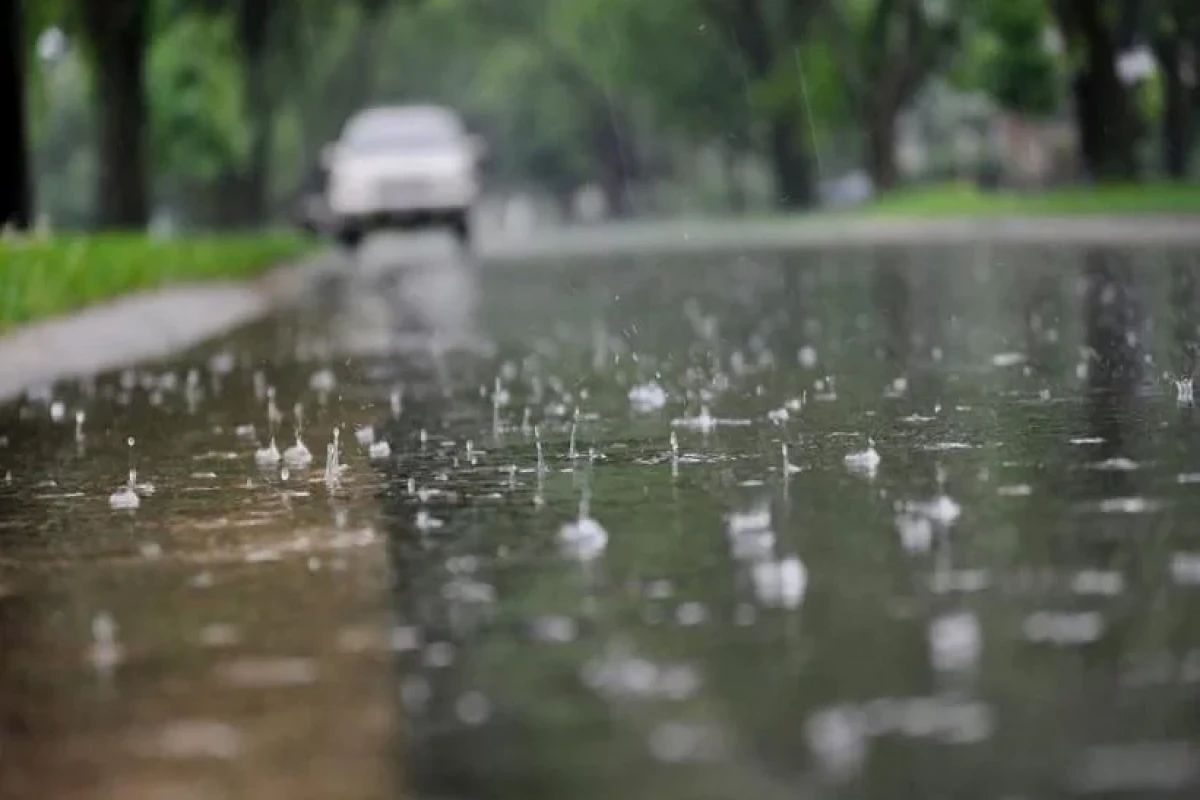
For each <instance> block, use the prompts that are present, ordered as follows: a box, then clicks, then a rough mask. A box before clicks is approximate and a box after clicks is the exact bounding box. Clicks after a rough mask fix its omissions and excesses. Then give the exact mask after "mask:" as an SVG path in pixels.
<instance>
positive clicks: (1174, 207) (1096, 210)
mask: <svg viewBox="0 0 1200 800" xmlns="http://www.w3.org/2000/svg"><path fill="white" fill-rule="evenodd" d="M860 213H862V214H865V215H867V216H887V217H905V216H907V217H1001V216H1055V215H1059V216H1077V215H1085V214H1111V215H1139V216H1146V215H1182V214H1200V185H1198V184H1137V185H1128V186H1125V185H1113V186H1096V187H1071V188H1064V189H1048V190H1045V191H1027V192H1016V191H999V192H990V193H989V192H983V191H980V190H979V189H976V188H974V187H973V186H970V185H962V184H949V185H940V186H933V187H923V188H919V189H918V188H914V189H900V190H897V191H895V192H891V193H889V194H886V195H883V196H881V197H880V198H879V199H877V200H876V201H874V202H873V203H870V204H868V205H866V206H864V207H863V208H862V210H861V212H860Z"/></svg>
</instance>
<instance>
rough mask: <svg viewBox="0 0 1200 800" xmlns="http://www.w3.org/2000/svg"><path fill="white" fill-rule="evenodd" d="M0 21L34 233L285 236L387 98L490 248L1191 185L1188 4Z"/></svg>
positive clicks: (704, 2)
mask: <svg viewBox="0 0 1200 800" xmlns="http://www.w3.org/2000/svg"><path fill="white" fill-rule="evenodd" d="M0 7H3V8H4V18H5V21H6V22H13V23H15V24H12V25H6V26H5V28H4V30H5V34H4V35H5V37H6V38H7V41H5V42H4V43H3V44H2V45H0V49H3V50H6V51H8V52H10V53H12V54H13V55H14V57H13V58H8V59H5V60H6V65H5V66H4V67H2V68H0V82H2V83H3V84H4V86H3V87H2V88H0V95H2V96H3V98H4V102H5V103H6V106H7V110H6V111H5V112H4V113H0V126H3V128H4V129H5V130H3V131H0V142H5V143H7V145H6V146H4V147H3V148H2V149H0V158H3V159H4V160H5V161H7V162H9V163H7V164H5V165H4V167H3V172H4V174H6V175H18V176H20V175H23V174H24V175H27V176H28V178H27V180H26V181H24V182H22V181H19V180H18V181H13V182H6V185H5V188H4V191H5V193H7V194H9V195H10V196H9V197H7V198H5V201H4V203H3V207H4V208H6V209H9V211H8V213H7V215H6V216H8V217H9V218H10V219H14V220H15V219H20V218H24V217H27V216H30V217H32V218H37V219H41V220H43V221H44V222H47V223H49V224H50V225H52V226H54V227H55V228H57V229H67V228H129V227H139V228H140V227H142V226H146V225H151V226H157V228H158V229H160V230H175V229H189V230H215V229H229V228H240V227H251V226H261V225H263V224H264V223H270V222H281V221H288V220H290V219H291V218H292V217H293V216H294V214H295V209H296V207H297V203H299V202H300V199H301V198H302V197H303V196H304V195H305V194H306V193H307V192H311V191H314V190H315V189H316V188H318V187H319V186H320V179H321V174H320V169H319V167H318V164H319V153H320V150H321V147H322V146H323V145H324V144H326V143H327V142H328V141H330V140H332V139H334V138H335V137H336V135H337V133H338V130H339V128H340V126H341V125H342V123H343V122H344V121H345V119H346V118H347V117H348V116H349V115H350V114H352V113H353V112H354V111H356V110H358V109H359V108H362V107H364V106H369V105H374V104H379V103H393V102H395V103H410V102H434V103H439V104H445V105H448V106H450V107H453V108H455V109H457V110H458V111H460V112H461V113H462V114H463V115H464V116H465V117H466V119H467V120H468V122H469V124H470V125H471V126H472V128H473V129H474V130H475V131H476V132H478V133H479V134H481V135H482V136H483V137H484V138H485V139H486V141H487V142H488V145H489V152H490V159H489V163H488V173H487V176H486V181H487V190H486V191H487V197H486V200H485V202H484V203H483V207H482V210H481V216H482V217H483V218H484V219H485V220H486V223H484V224H488V225H491V226H494V227H499V228H504V229H513V228H526V229H528V228H531V227H535V226H537V225H552V224H556V223H558V222H561V221H564V220H568V221H573V222H586V221H589V220H595V219H600V218H622V217H646V218H669V217H676V216H681V215H695V214H701V213H703V214H722V215H739V214H740V215H746V214H750V215H758V214H763V213H767V212H771V211H776V210H781V209H788V210H791V209H801V210H803V209H812V208H816V207H822V206H847V205H856V204H862V203H868V202H872V201H874V202H880V198H886V197H887V196H888V195H889V194H890V195H891V196H892V197H894V198H897V202H899V198H903V197H905V196H909V197H910V198H911V199H910V202H912V203H914V204H918V205H919V204H921V203H923V204H924V205H925V206H926V207H930V208H932V207H936V205H937V204H938V203H939V202H941V203H947V204H950V205H953V206H956V207H957V208H958V210H961V202H962V196H963V194H964V193H965V192H966V191H967V190H966V188H964V187H971V189H970V191H971V192H972V193H978V192H988V191H996V190H1008V191H1016V190H1020V191H1022V192H1044V191H1046V190H1048V189H1053V188H1055V187H1062V186H1069V185H1077V184H1092V183H1095V182H1101V181H1103V182H1109V183H1117V184H1120V185H1122V186H1125V187H1130V186H1133V187H1138V190H1137V194H1138V195H1139V196H1140V197H1149V196H1150V195H1151V194H1153V192H1154V191H1159V190H1160V184H1162V183H1164V182H1166V181H1192V180H1194V177H1195V169H1194V166H1193V163H1194V160H1193V159H1192V157H1191V156H1192V153H1193V151H1194V149H1195V124H1194V118H1195V115H1196V111H1197V106H1198V105H1200V89H1198V86H1197V74H1196V73H1197V53H1198V52H1200V4H1198V3H1196V2H1194V1H1193V0H1075V1H1072V0H1058V1H1057V2H1052V0H655V1H654V2H652V3H651V2H643V1H642V0H572V2H562V1H561V0H557V1H556V0H505V2H487V1H485V0H338V1H337V2H330V1H329V0H287V2H280V1H279V0H86V1H85V0H38V2H25V3H21V2H20V0H0ZM22 93H24V95H23V94H22ZM22 97H24V100H23V101H22ZM14 101H15V104H14ZM21 107H23V108H25V109H27V114H28V119H24V120H23V119H22V117H21V113H19V112H18V109H19V108H21ZM25 130H27V135H24V136H23V131H25ZM23 138H24V140H25V141H27V145H28V146H27V147H24V148H23V147H21V146H20V143H21V142H22V141H23ZM23 183H24V184H25V185H26V186H27V188H28V191H26V192H24V193H22V184H23ZM1152 186H1153V187H1154V188H1153V189H1152V188H1151V187H1152ZM913 187H924V194H922V195H921V198H923V199H921V200H918V199H916V195H912V194H910V195H905V192H906V191H908V192H910V193H911V191H912V188H913ZM935 189H936V191H934V190H935ZM1170 197H1171V198H1173V199H1172V200H1171V202H1173V203H1174V202H1178V203H1183V202H1185V200H1184V199H1182V198H1183V197H1184V196H1183V195H1181V194H1179V193H1178V192H1177V191H1176V193H1175V194H1172V195H1170ZM1145 202H1151V201H1149V200H1146V201H1145Z"/></svg>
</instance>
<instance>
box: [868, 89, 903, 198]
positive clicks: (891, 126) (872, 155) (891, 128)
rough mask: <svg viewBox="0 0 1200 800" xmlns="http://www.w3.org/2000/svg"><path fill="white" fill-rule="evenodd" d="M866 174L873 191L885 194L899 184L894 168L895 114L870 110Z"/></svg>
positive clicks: (898, 176) (896, 169)
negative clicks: (869, 178)
mask: <svg viewBox="0 0 1200 800" xmlns="http://www.w3.org/2000/svg"><path fill="white" fill-rule="evenodd" d="M865 160H866V164H867V172H868V174H869V175H870V176H871V182H872V183H873V184H874V188H875V191H877V192H886V191H888V190H889V189H894V188H895V187H896V184H897V183H899V182H900V170H899V169H898V167H897V166H896V112H895V110H894V109H891V108H877V109H872V111H871V113H870V115H869V118H868V122H867V154H866V159H865Z"/></svg>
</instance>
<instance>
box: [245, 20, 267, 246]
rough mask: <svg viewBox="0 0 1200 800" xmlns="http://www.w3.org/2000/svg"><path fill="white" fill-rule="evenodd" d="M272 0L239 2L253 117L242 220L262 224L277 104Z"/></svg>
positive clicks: (248, 106)
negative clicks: (272, 81)
mask: <svg viewBox="0 0 1200 800" xmlns="http://www.w3.org/2000/svg"><path fill="white" fill-rule="evenodd" d="M272 8H273V6H272V5H271V4H270V2H269V0H241V2H240V3H239V4H238V9H237V10H238V20H237V21H238V41H239V45H240V47H241V51H242V81H243V83H242V90H243V92H244V97H245V104H246V112H247V118H248V119H249V121H250V125H249V128H250V153H249V158H248V160H247V162H246V167H245V169H244V170H243V172H242V175H241V184H242V197H241V203H240V205H241V213H240V216H241V217H242V219H241V222H243V223H250V224H261V223H263V222H265V221H266V219H267V206H268V198H267V193H268V189H267V187H268V178H269V176H270V157H271V139H272V132H273V127H274V126H273V120H274V108H273V106H272V104H271V95H270V92H269V91H268V89H267V43H268V34H269V32H270V22H271V11H272Z"/></svg>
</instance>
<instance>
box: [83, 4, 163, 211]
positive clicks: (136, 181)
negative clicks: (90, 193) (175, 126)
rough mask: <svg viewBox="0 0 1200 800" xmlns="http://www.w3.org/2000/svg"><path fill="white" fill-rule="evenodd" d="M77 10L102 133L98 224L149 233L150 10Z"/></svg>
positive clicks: (114, 7) (134, 7)
mask: <svg viewBox="0 0 1200 800" xmlns="http://www.w3.org/2000/svg"><path fill="white" fill-rule="evenodd" d="M77 8H78V11H79V21H80V23H81V28H82V32H83V35H84V38H85V39H86V41H87V46H88V50H89V52H90V54H91V57H92V81H93V102H94V103H95V108H96V118H97V120H98V123H99V128H100V131H99V146H98V148H97V151H98V153H97V155H98V159H99V176H98V180H97V186H96V192H97V202H96V211H97V222H98V223H99V225H100V226H101V227H103V228H143V227H145V225H146V223H147V221H148V220H149V216H150V197H149V148H148V142H149V113H148V103H147V92H146V70H145V58H146V50H147V46H148V42H149V22H150V8H149V4H148V2H147V0H78V5H77Z"/></svg>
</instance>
